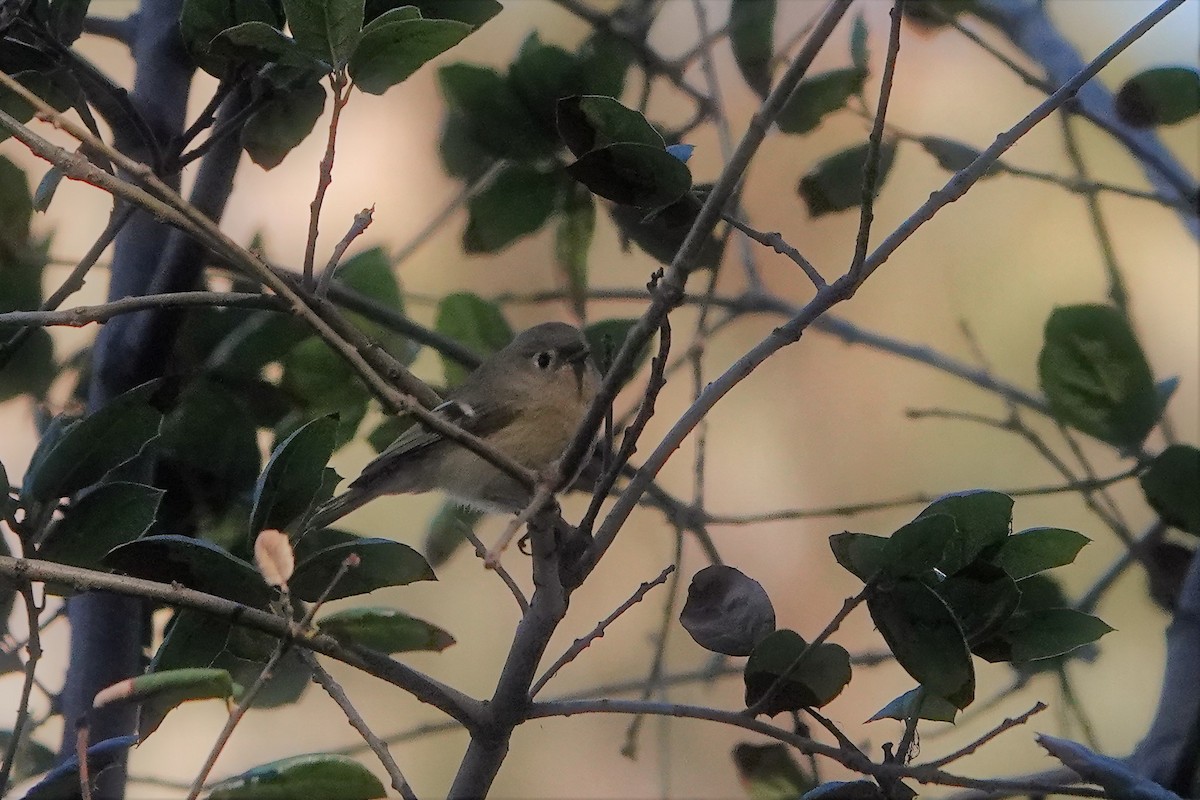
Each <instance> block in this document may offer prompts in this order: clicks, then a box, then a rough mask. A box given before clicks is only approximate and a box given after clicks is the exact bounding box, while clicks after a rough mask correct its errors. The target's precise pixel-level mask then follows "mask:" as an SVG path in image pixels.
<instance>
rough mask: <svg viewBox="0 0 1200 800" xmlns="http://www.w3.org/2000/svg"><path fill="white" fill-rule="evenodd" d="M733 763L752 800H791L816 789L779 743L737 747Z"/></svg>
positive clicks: (786, 749)
mask: <svg viewBox="0 0 1200 800" xmlns="http://www.w3.org/2000/svg"><path fill="white" fill-rule="evenodd" d="M733 763H734V765H735V766H736V767H737V771H738V777H739V778H740V779H741V782H742V785H743V786H744V787H746V790H747V794H748V796H749V798H750V800H792V798H796V797H799V796H800V795H802V794H804V792H806V791H808V790H809V789H811V788H812V787H813V786H814V785H816V781H815V780H814V779H813V778H812V776H810V775H808V774H807V773H806V772H805V771H804V770H803V769H801V768H800V765H799V764H797V763H796V760H795V759H794V758H792V754H791V752H790V751H789V750H788V748H787V746H786V745H782V744H779V743H778V742H776V743H774V744H746V743H742V744H739V745H736V746H734V748H733Z"/></svg>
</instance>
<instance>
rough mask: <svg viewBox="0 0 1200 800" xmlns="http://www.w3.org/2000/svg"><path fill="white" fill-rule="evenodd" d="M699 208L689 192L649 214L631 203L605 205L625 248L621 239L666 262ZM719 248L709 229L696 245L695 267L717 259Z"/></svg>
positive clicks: (677, 250) (675, 251) (687, 229)
mask: <svg viewBox="0 0 1200 800" xmlns="http://www.w3.org/2000/svg"><path fill="white" fill-rule="evenodd" d="M697 188H699V187H697ZM699 211H700V203H699V201H698V200H697V199H696V198H695V197H694V196H693V195H692V194H691V193H689V194H686V195H684V196H683V197H681V198H680V199H679V200H678V201H676V202H674V203H672V204H671V205H669V206H667V207H666V208H662V209H656V210H655V211H654V213H652V214H650V215H647V214H646V213H645V212H644V211H642V210H641V209H638V208H634V207H633V206H609V209H608V213H609V216H611V217H612V219H613V221H614V222H615V223H616V224H617V227H618V228H619V229H620V231H621V236H622V239H623V244H625V245H626V249H628V245H627V243H626V242H625V241H624V240H632V241H633V242H634V243H635V244H637V246H638V247H640V248H641V249H642V250H644V251H645V252H646V254H647V255H649V256H650V257H651V258H653V259H654V260H656V261H658V262H659V263H661V264H667V265H669V264H670V263H671V262H672V261H673V260H674V259H675V254H676V253H677V252H679V248H680V247H681V246H682V245H683V240H684V239H685V238H686V237H687V234H688V231H690V230H691V229H692V224H693V223H694V222H695V221H696V215H697V214H698V213H699ZM722 249H723V242H722V240H720V239H718V238H716V237H715V236H714V235H713V234H712V233H711V232H710V233H709V234H708V235H707V236H706V237H705V239H704V243H703V244H702V245H701V246H700V253H699V255H698V256H697V258H696V266H697V268H698V269H711V268H712V267H714V266H715V265H716V264H717V262H718V261H720V260H721V252H722Z"/></svg>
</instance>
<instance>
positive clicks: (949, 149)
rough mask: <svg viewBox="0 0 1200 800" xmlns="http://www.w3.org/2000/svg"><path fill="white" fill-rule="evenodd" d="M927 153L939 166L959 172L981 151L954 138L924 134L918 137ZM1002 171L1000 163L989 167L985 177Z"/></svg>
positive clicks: (984, 174)
mask: <svg viewBox="0 0 1200 800" xmlns="http://www.w3.org/2000/svg"><path fill="white" fill-rule="evenodd" d="M917 141H918V142H919V143H920V145H921V147H922V148H923V149H924V150H925V152H926V153H929V155H931V156H933V157H934V159H935V160H936V161H937V163H938V166H939V167H941V168H942V169H944V170H946V171H947V172H958V171H959V170H963V169H966V168H967V167H969V166H971V163H972V162H974V161H975V159H977V158H979V156H980V151H978V150H976V149H975V148H974V147H971V146H970V145H969V144H963V143H962V142H956V141H954V140H953V139H943V138H941V137H940V136H922V137H921V138H919V139H917ZM999 172H1000V167H999V165H998V164H993V165H992V166H990V167H988V170H987V172H985V173H983V177H985V178H987V177H990V176H992V175H997V174H999Z"/></svg>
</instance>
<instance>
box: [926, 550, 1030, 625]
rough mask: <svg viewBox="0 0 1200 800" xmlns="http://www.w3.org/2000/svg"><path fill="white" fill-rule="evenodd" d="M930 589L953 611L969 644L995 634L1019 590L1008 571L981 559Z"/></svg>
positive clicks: (1009, 613) (1017, 600)
mask: <svg viewBox="0 0 1200 800" xmlns="http://www.w3.org/2000/svg"><path fill="white" fill-rule="evenodd" d="M933 590H934V591H935V592H937V593H938V596H939V597H941V598H942V600H944V601H945V602H946V605H947V606H949V607H950V610H951V611H952V612H953V613H954V618H955V619H956V620H958V624H959V626H960V627H961V628H962V631H963V635H964V636H966V638H967V644H968V646H969V645H972V644H975V643H977V642H981V641H984V640H986V639H987V638H989V637H990V636H991V635H992V634H993V633H995V632H996V631H997V630H998V629H999V628H1000V627H1001V626H1002V625H1003V624H1004V623H1005V622H1007V621H1008V619H1009V618H1010V617H1011V616H1012V615H1013V612H1015V611H1016V610H1017V605H1018V604H1019V603H1020V601H1021V592H1020V590H1019V589H1018V588H1017V584H1016V583H1015V582H1014V581H1013V579H1012V578H1011V577H1010V576H1009V575H1008V573H1006V572H1005V571H1004V570H1003V569H1001V568H1000V567H998V566H996V565H995V564H988V563H986V562H982V561H977V562H974V563H972V564H969V565H968V566H967V567H965V568H963V569H961V570H959V571H958V572H955V573H954V574H953V575H951V576H950V577H948V578H946V579H945V580H943V581H940V582H939V583H937V584H935V585H934V586H933Z"/></svg>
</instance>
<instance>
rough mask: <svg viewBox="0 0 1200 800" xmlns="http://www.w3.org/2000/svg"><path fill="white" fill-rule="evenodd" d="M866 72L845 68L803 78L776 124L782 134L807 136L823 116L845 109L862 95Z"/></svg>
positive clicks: (854, 68)
mask: <svg viewBox="0 0 1200 800" xmlns="http://www.w3.org/2000/svg"><path fill="white" fill-rule="evenodd" d="M866 79H867V73H866V72H865V71H863V70H861V69H859V68H857V67H846V68H844V69H837V70H834V71H832V72H825V73H822V74H820V75H814V76H813V77H811V78H805V79H804V80H802V81H800V85H799V86H797V87H796V90H795V91H794V92H792V94H791V96H790V97H788V99H787V102H786V103H785V104H784V106H783V109H782V110H781V111H780V112H779V116H778V117H777V118H776V119H775V124H777V125H778V126H779V130H781V131H783V132H784V133H808V132H809V131H811V130H813V129H814V128H816V127H817V126H818V125H820V124H821V120H822V119H824V118H825V115H826V114H831V113H833V112H834V111H837V110H838V109H841V108H844V107H845V105H846V103H847V102H848V101H849V100H850V98H851V97H853V96H854V95H856V94H860V93H861V92H862V88H863V83H864V82H865V81H866Z"/></svg>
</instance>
